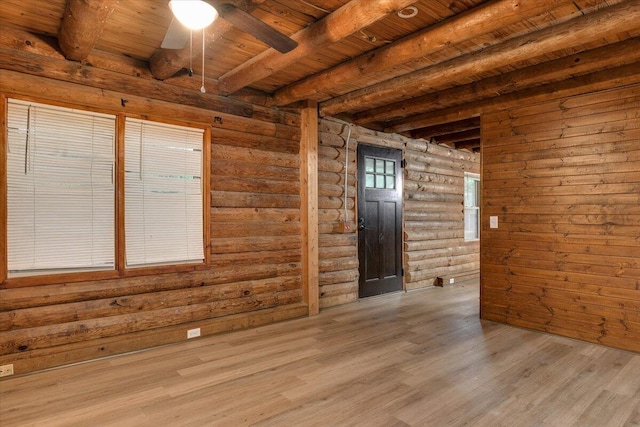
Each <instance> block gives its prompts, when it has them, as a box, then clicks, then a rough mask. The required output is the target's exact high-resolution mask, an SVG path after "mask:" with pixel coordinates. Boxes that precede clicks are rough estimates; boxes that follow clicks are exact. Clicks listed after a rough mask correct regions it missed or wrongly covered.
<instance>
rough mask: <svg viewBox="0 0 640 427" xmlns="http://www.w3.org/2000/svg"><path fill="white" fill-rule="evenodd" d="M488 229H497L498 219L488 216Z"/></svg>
mask: <svg viewBox="0 0 640 427" xmlns="http://www.w3.org/2000/svg"><path fill="white" fill-rule="evenodd" d="M489 228H498V217H497V216H490V217H489Z"/></svg>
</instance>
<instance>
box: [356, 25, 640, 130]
mask: <svg viewBox="0 0 640 427" xmlns="http://www.w3.org/2000/svg"><path fill="white" fill-rule="evenodd" d="M639 60H640V37H635V38H632V39H629V40H625V41H623V42H619V43H615V44H612V45H608V46H604V47H600V48H597V49H593V50H590V51H586V52H581V53H578V54H575V55H570V56H567V57H564V58H560V59H556V60H554V61H549V62H544V63H542V64H538V65H533V66H531V67H527V68H523V69H521V70H516V71H512V72H511V73H508V74H503V75H500V76H496V77H490V78H488V79H484V80H480V81H478V82H474V83H470V84H467V85H464V86H458V87H454V88H451V89H446V90H443V91H441V92H437V93H433V94H428V95H424V96H420V97H417V98H414V99H412V100H409V101H406V102H404V103H394V104H391V105H389V107H388V109H386V110H385V112H383V108H380V109H374V110H371V111H365V112H363V114H356V115H354V116H353V121H354V122H355V123H358V124H359V125H361V126H367V123H368V121H369V119H371V118H375V119H382V118H387V117H391V118H392V119H395V120H386V128H392V129H394V130H395V131H396V132H407V131H413V130H414V129H418V128H415V127H414V126H415V117H414V116H415V115H417V114H425V113H428V112H429V111H436V110H441V109H443V108H447V107H453V106H456V105H465V104H468V103H470V102H476V101H479V100H483V99H488V98H493V97H497V96H500V95H506V94H509V93H513V92H516V91H518V90H523V89H527V88H531V87H535V86H540V85H543V84H549V83H553V82H556V81H561V80H564V79H566V78H567V77H571V78H575V77H578V76H581V75H585V74H589V73H593V72H595V71H599V70H606V69H609V68H614V67H618V66H621V65H625V64H630V63H633V62H636V61H639ZM567 74H569V76H568V75H567ZM383 114H384V115H383ZM399 115H406V116H407V117H403V118H400V119H396V118H395V117H397V116H399ZM363 117H364V118H365V119H364V120H363ZM420 127H422V126H420Z"/></svg>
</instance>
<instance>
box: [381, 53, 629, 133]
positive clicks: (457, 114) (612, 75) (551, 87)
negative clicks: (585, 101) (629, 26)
mask: <svg viewBox="0 0 640 427" xmlns="http://www.w3.org/2000/svg"><path fill="white" fill-rule="evenodd" d="M639 67H640V62H634V63H631V64H627V65H623V66H620V67H616V68H611V69H608V70H602V71H597V72H594V73H591V74H585V75H583V76H579V77H575V78H572V79H566V80H563V81H560V82H555V83H550V84H547V85H543V86H536V87H532V88H528V89H524V90H521V91H518V92H513V93H510V94H507V95H503V96H498V97H494V98H487V99H482V100H478V101H475V102H469V103H467V104H464V105H455V106H453V107H448V108H444V109H442V110H436V111H429V112H427V113H423V114H417V115H415V116H413V117H411V120H407V121H406V123H403V124H402V125H398V126H396V127H388V128H386V129H385V132H392V133H401V132H403V131H402V130H400V129H405V128H406V130H410V129H418V128H423V127H427V126H436V125H442V124H445V123H448V122H454V121H458V120H465V119H470V118H473V117H478V116H480V115H481V114H482V113H483V111H487V110H496V109H501V108H509V107H511V106H515V105H518V104H520V103H521V102H522V100H523V99H529V101H531V102H534V101H540V102H542V101H545V100H546V99H548V98H549V96H550V95H554V96H556V97H562V96H572V95H576V94H581V93H584V92H585V91H591V92H595V91H599V90H605V89H609V88H611V87H616V86H624V85H628V84H636V83H640V73H638V69H640V68H639Z"/></svg>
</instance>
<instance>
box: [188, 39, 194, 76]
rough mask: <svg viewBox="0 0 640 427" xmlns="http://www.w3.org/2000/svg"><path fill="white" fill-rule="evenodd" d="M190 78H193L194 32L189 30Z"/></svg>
mask: <svg viewBox="0 0 640 427" xmlns="http://www.w3.org/2000/svg"><path fill="white" fill-rule="evenodd" d="M189 77H193V30H189Z"/></svg>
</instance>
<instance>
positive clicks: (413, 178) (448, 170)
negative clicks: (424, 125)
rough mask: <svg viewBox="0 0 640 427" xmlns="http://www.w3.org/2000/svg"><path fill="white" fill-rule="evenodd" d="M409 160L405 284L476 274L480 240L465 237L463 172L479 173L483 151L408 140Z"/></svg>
mask: <svg viewBox="0 0 640 427" xmlns="http://www.w3.org/2000/svg"><path fill="white" fill-rule="evenodd" d="M405 160H406V168H405V173H404V264H405V272H406V273H405V274H406V288H407V289H417V288H423V287H426V286H432V285H436V284H438V282H440V283H444V284H448V283H450V280H451V279H453V280H454V281H461V280H466V279H471V278H475V277H478V273H479V269H480V257H479V251H480V244H479V242H478V241H470V242H465V240H464V173H465V172H472V173H480V156H479V155H477V154H474V153H470V152H466V151H459V150H454V149H451V148H447V147H444V146H441V145H435V144H429V143H428V142H426V141H423V140H409V141H407V143H406V150H405Z"/></svg>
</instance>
